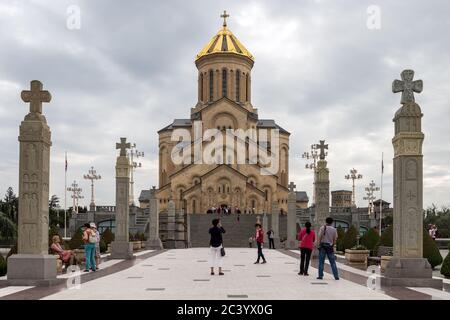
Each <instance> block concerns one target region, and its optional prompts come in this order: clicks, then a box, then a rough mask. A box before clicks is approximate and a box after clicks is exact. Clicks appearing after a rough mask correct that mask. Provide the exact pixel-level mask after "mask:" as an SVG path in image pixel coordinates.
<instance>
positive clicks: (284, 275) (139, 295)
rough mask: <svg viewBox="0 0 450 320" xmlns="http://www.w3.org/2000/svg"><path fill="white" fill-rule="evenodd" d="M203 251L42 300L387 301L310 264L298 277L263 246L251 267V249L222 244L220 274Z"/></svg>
mask: <svg viewBox="0 0 450 320" xmlns="http://www.w3.org/2000/svg"><path fill="white" fill-rule="evenodd" d="M208 254H209V249H207V248H193V249H180V250H169V251H165V252H163V253H161V254H158V255H155V256H153V257H150V258H147V259H142V261H140V262H139V263H137V264H135V265H134V266H132V267H130V268H127V269H125V270H122V271H119V272H116V273H113V274H109V275H107V276H104V277H101V278H98V279H95V280H92V281H89V282H86V283H83V284H82V285H81V289H69V290H63V291H60V292H58V293H55V294H51V295H49V296H46V297H44V299H66V300H78V299H82V300H83V299H107V300H109V299H152V300H153V299H177V300H178V299H187V300H205V299H214V300H224V299H256V300H258V299H263V300H277V299H293V300H310V299H322V300H335V299H370V300H373V299H375V300H380V299H392V297H390V296H388V295H386V294H384V293H382V292H378V291H373V290H370V289H368V288H367V287H365V286H363V285H360V284H356V283H354V282H351V281H348V280H345V279H341V280H339V281H335V280H333V278H332V276H331V275H330V274H328V273H326V275H325V279H324V280H322V281H321V280H316V275H317V269H315V268H311V269H310V272H309V273H310V276H309V277H304V276H299V275H297V273H298V260H297V259H296V258H294V257H291V256H288V255H286V254H284V253H282V252H280V251H277V250H265V255H266V258H267V261H268V263H267V264H259V265H255V264H253V262H254V261H255V259H256V249H249V248H228V249H227V255H226V257H225V258H224V273H225V275H224V276H219V275H217V273H216V275H215V276H211V275H210V274H209V272H210V270H209V263H208V261H209V256H208Z"/></svg>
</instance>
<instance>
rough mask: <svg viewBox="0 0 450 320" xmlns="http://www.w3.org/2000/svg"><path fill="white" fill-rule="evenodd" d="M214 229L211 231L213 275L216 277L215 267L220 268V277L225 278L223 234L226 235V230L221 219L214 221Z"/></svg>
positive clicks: (210, 243)
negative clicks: (222, 252)
mask: <svg viewBox="0 0 450 320" xmlns="http://www.w3.org/2000/svg"><path fill="white" fill-rule="evenodd" d="M212 224H213V226H212V228H210V229H209V234H210V235H211V239H210V240H209V245H210V248H211V275H214V267H218V268H219V275H220V276H223V275H224V274H223V272H222V254H221V252H220V251H221V249H222V242H223V241H222V233H225V229H224V228H222V225H221V224H220V219H214V220H213V221H212Z"/></svg>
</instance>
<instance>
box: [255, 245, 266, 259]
mask: <svg viewBox="0 0 450 320" xmlns="http://www.w3.org/2000/svg"><path fill="white" fill-rule="evenodd" d="M256 244H257V245H258V260H256V261H257V262H259V258H262V259H263V261H266V258H265V257H264V255H263V252H262V243H259V242H256Z"/></svg>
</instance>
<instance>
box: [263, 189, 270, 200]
mask: <svg viewBox="0 0 450 320" xmlns="http://www.w3.org/2000/svg"><path fill="white" fill-rule="evenodd" d="M264 198H265V200H266V201H267V200H268V198H269V196H268V192H267V190H264Z"/></svg>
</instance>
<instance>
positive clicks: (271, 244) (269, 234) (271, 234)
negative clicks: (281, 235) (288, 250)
mask: <svg viewBox="0 0 450 320" xmlns="http://www.w3.org/2000/svg"><path fill="white" fill-rule="evenodd" d="M267 237H268V238H269V249H275V232H273V230H272V228H270V229H269V231H267Z"/></svg>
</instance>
